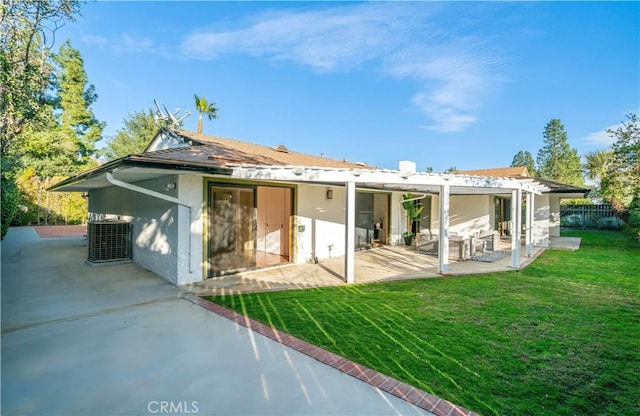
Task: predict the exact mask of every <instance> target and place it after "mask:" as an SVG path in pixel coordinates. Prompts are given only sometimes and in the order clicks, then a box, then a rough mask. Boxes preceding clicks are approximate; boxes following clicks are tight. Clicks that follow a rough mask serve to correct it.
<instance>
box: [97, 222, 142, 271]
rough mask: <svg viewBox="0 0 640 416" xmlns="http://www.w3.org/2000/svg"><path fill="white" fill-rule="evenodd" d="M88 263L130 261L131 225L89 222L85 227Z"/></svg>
mask: <svg viewBox="0 0 640 416" xmlns="http://www.w3.org/2000/svg"><path fill="white" fill-rule="evenodd" d="M87 245H88V249H89V256H88V259H87V260H88V261H90V262H92V263H104V262H109V261H123V260H131V223H128V222H124V221H100V222H90V223H89V224H88V226H87Z"/></svg>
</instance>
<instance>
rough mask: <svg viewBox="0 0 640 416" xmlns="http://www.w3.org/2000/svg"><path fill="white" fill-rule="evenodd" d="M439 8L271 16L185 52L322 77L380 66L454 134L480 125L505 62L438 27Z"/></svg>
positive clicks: (367, 7)
mask: <svg viewBox="0 0 640 416" xmlns="http://www.w3.org/2000/svg"><path fill="white" fill-rule="evenodd" d="M439 7H440V6H439V5H434V4H417V5H416V4H404V3H366V4H358V5H349V6H340V7H331V8H327V9H322V10H314V9H305V10H302V11H301V10H299V9H298V10H286V11H279V12H272V13H267V14H260V15H255V16H253V17H252V18H250V19H248V20H246V21H244V22H242V27H241V28H239V29H233V30H216V29H212V28H202V29H199V30H196V31H195V32H193V33H192V34H191V35H189V36H187V37H186V38H185V39H184V41H183V43H182V48H183V53H184V55H185V56H187V57H189V58H192V59H203V60H211V59H216V58H218V57H220V56H222V55H224V54H231V53H243V54H248V55H252V56H258V57H264V58H267V59H270V60H273V61H280V62H292V63H294V64H297V65H303V66H308V67H310V68H312V69H313V70H314V71H316V72H319V73H325V72H343V71H352V70H356V69H360V68H361V67H362V66H363V65H364V64H365V63H374V64H375V65H378V66H377V68H378V70H379V71H381V72H382V73H383V74H385V75H387V76H391V77H395V78H397V79H404V80H409V81H412V82H414V83H415V84H416V87H417V89H418V91H417V92H416V94H415V95H414V96H413V98H412V99H411V100H410V102H411V103H412V104H413V105H414V106H415V107H416V108H417V109H418V110H420V111H422V112H423V113H424V114H425V115H426V116H427V117H428V119H429V120H430V124H429V125H427V126H426V128H428V129H432V130H435V131H439V132H455V131H461V130H464V129H465V128H467V127H468V126H470V125H471V124H473V123H474V122H475V121H476V119H477V111H478V109H479V108H480V107H481V106H482V102H483V98H484V97H485V95H486V94H487V93H488V92H489V91H490V89H491V87H492V85H493V84H494V83H495V78H494V77H493V76H492V73H494V72H496V71H497V70H499V69H500V68H501V67H500V65H499V64H498V65H496V62H499V61H500V59H499V57H497V56H494V54H491V53H489V52H488V50H487V49H486V48H485V47H483V45H482V42H481V41H479V39H477V38H474V37H473V36H470V35H469V34H465V35H464V36H462V35H459V34H456V33H454V32H451V31H450V30H449V29H447V26H446V25H445V24H442V23H440V22H439V20H440V19H439V18H438V16H437V11H438V9H439Z"/></svg>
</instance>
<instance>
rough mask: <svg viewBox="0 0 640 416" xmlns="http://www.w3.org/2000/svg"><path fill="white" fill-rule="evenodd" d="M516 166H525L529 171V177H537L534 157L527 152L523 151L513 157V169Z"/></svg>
mask: <svg viewBox="0 0 640 416" xmlns="http://www.w3.org/2000/svg"><path fill="white" fill-rule="evenodd" d="M516 166H524V167H526V168H527V170H528V171H529V175H531V176H536V166H535V161H534V160H533V156H532V155H531V153H530V152H529V151H527V150H525V151H524V152H523V151H522V150H521V151H519V152H518V153H517V154H516V155H515V156H513V160H512V161H511V167H516Z"/></svg>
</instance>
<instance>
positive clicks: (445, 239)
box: [438, 184, 449, 274]
mask: <svg viewBox="0 0 640 416" xmlns="http://www.w3.org/2000/svg"><path fill="white" fill-rule="evenodd" d="M439 200H440V204H439V209H440V229H439V232H438V235H439V237H438V239H439V241H438V273H439V274H447V273H449V185H446V184H445V185H442V186H440V197H439Z"/></svg>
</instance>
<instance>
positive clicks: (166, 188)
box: [164, 182, 176, 191]
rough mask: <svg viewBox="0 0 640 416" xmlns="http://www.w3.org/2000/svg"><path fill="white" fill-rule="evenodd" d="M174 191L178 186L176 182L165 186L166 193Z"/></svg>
mask: <svg viewBox="0 0 640 416" xmlns="http://www.w3.org/2000/svg"><path fill="white" fill-rule="evenodd" d="M173 189H176V184H175V182H169V183H168V184H166V185H165V186H164V190H165V191H171V190H173Z"/></svg>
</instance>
